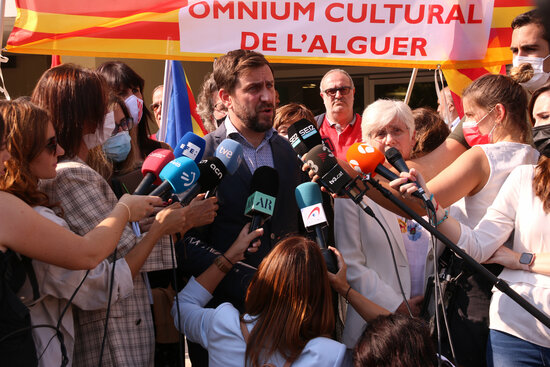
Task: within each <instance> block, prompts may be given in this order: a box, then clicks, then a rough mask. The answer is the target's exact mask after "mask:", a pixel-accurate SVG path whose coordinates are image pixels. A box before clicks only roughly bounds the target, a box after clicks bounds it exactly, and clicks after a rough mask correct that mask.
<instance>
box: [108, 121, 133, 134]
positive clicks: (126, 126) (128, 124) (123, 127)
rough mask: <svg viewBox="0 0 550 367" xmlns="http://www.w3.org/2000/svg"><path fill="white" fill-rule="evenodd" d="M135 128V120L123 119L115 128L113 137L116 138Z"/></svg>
mask: <svg viewBox="0 0 550 367" xmlns="http://www.w3.org/2000/svg"><path fill="white" fill-rule="evenodd" d="M133 126H134V119H133V118H132V117H123V118H121V119H120V121H119V122H117V123H116V125H115V128H114V130H113V133H112V134H111V136H115V135H116V134H118V133H119V132H121V131H128V130H130V129H131V128H132V127H133Z"/></svg>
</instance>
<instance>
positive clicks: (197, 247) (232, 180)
mask: <svg viewBox="0 0 550 367" xmlns="http://www.w3.org/2000/svg"><path fill="white" fill-rule="evenodd" d="M225 138H226V129H225V125H224V124H222V125H220V127H218V129H217V130H216V131H214V132H212V133H210V134H208V135H206V136H205V140H206V148H205V152H204V157H210V156H213V155H214V152H215V150H216V148H217V147H218V145H219V144H220V143H221V142H222V141H223V140H224V139H225ZM270 145H271V151H272V153H273V162H274V165H275V169H276V170H277V172H278V174H279V191H278V194H277V198H276V201H275V209H274V212H273V216H272V217H271V219H269V220H268V221H266V222H265V223H264V225H263V228H264V235H263V236H262V238H261V245H260V248H259V250H258V252H256V253H254V254H248V255H247V257H246V259H245V260H244V263H246V264H249V265H250V267H247V266H241V265H238V266H235V267H234V269H233V270H232V271H231V272H230V273H229V274H228V275H227V276H226V277H225V279H224V280H223V281H222V283H220V285H219V286H218V289H216V292H215V294H214V295H215V296H216V298H217V299H218V301H230V302H231V303H233V304H234V305H235V307H237V308H239V309H241V306H242V302H243V301H244V296H245V294H246V288H247V287H248V283H249V282H250V279H251V277H252V275H253V274H254V272H255V268H257V266H258V265H259V264H260V262H261V261H262V259H263V258H264V257H265V256H266V255H267V254H268V253H269V252H270V251H271V249H272V248H273V247H274V246H275V244H276V243H277V242H278V241H279V240H280V239H282V238H284V237H285V236H287V235H289V234H298V233H301V234H304V233H303V226H302V225H301V217H300V212H299V209H298V205H297V204H296V198H295V196H294V189H295V188H296V186H297V185H299V184H300V183H302V182H305V180H306V178H305V176H304V174H303V173H302V171H301V170H300V167H301V161H300V160H299V159H298V158H297V156H296V153H295V152H294V150H293V149H292V147H291V146H290V144H289V143H288V141H287V140H285V139H284V138H282V137H280V136H279V135H277V134H273V137H272V138H271V139H270ZM251 179H252V173H251V172H250V170H249V168H248V166H247V164H246V162H244V160H243V161H242V162H241V163H240V165H239V167H238V169H237V171H236V172H235V174H233V175H227V176H225V177H224V178H223V180H222V182H221V184H220V185H219V186H218V191H217V194H216V196H217V197H218V204H219V206H220V208H219V210H218V214H217V216H216V219H215V220H214V222H213V223H212V224H211V225H209V226H208V227H206V228H203V229H201V230H198V231H192V232H189V234H188V235H186V237H185V239H184V241H183V244H180V246H178V255H179V258H180V265H181V266H183V268H184V271H186V272H188V273H190V274H191V275H194V276H198V275H199V274H200V273H202V272H203V271H204V270H205V269H206V268H207V267H208V266H210V265H211V264H212V262H213V261H214V258H215V257H216V256H217V252H221V253H223V252H225V251H226V250H227V249H228V248H229V247H230V246H231V244H232V243H233V242H234V241H235V239H236V238H237V236H238V234H239V232H240V231H241V229H242V227H243V226H244V225H245V224H246V223H247V222H249V221H250V218H248V217H246V216H245V215H244V212H245V206H246V200H247V199H248V196H249V195H250V182H251ZM215 303H219V302H215Z"/></svg>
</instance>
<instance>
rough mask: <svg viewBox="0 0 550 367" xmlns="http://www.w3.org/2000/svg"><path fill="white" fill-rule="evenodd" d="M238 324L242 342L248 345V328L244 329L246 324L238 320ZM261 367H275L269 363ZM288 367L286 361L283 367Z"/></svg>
mask: <svg viewBox="0 0 550 367" xmlns="http://www.w3.org/2000/svg"><path fill="white" fill-rule="evenodd" d="M240 324H241V332H242V333H243V338H244V342H245V343H248V337H249V336H250V333H249V332H248V328H247V327H246V324H245V322H244V321H243V320H242V319H241V320H240ZM262 366H263V367H271V366H272V367H275V366H274V365H272V364H270V363H264V364H263V365H262ZM290 366H291V363H290V362H289V361H288V360H287V361H286V362H285V364H284V365H283V367H290Z"/></svg>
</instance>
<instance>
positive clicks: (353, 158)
mask: <svg viewBox="0 0 550 367" xmlns="http://www.w3.org/2000/svg"><path fill="white" fill-rule="evenodd" d="M346 159H347V161H348V162H349V164H350V165H351V167H353V169H354V170H356V171H358V172H362V173H364V174H369V173H370V174H371V176H372V177H374V176H375V175H376V173H375V170H376V167H377V166H378V165H382V164H384V162H385V160H386V158H385V157H384V154H382V152H381V151H379V150H378V149H376V148H375V147H372V146H370V145H368V144H367V143H354V144H353V145H352V146H350V147H349V149H348V152H347V153H346Z"/></svg>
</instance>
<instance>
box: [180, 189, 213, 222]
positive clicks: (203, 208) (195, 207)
mask: <svg viewBox="0 0 550 367" xmlns="http://www.w3.org/2000/svg"><path fill="white" fill-rule="evenodd" d="M204 196H205V194H199V195H197V197H196V198H194V199H193V200H192V201H191V202H190V203H189V205H188V206H187V207H186V208H187V209H188V210H189V211H190V215H189V226H190V227H189V228H196V227H201V226H204V225H207V224H210V223H212V222H213V221H214V218H216V215H217V213H216V212H217V210H218V198H217V197H211V198H208V199H205V198H204Z"/></svg>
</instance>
